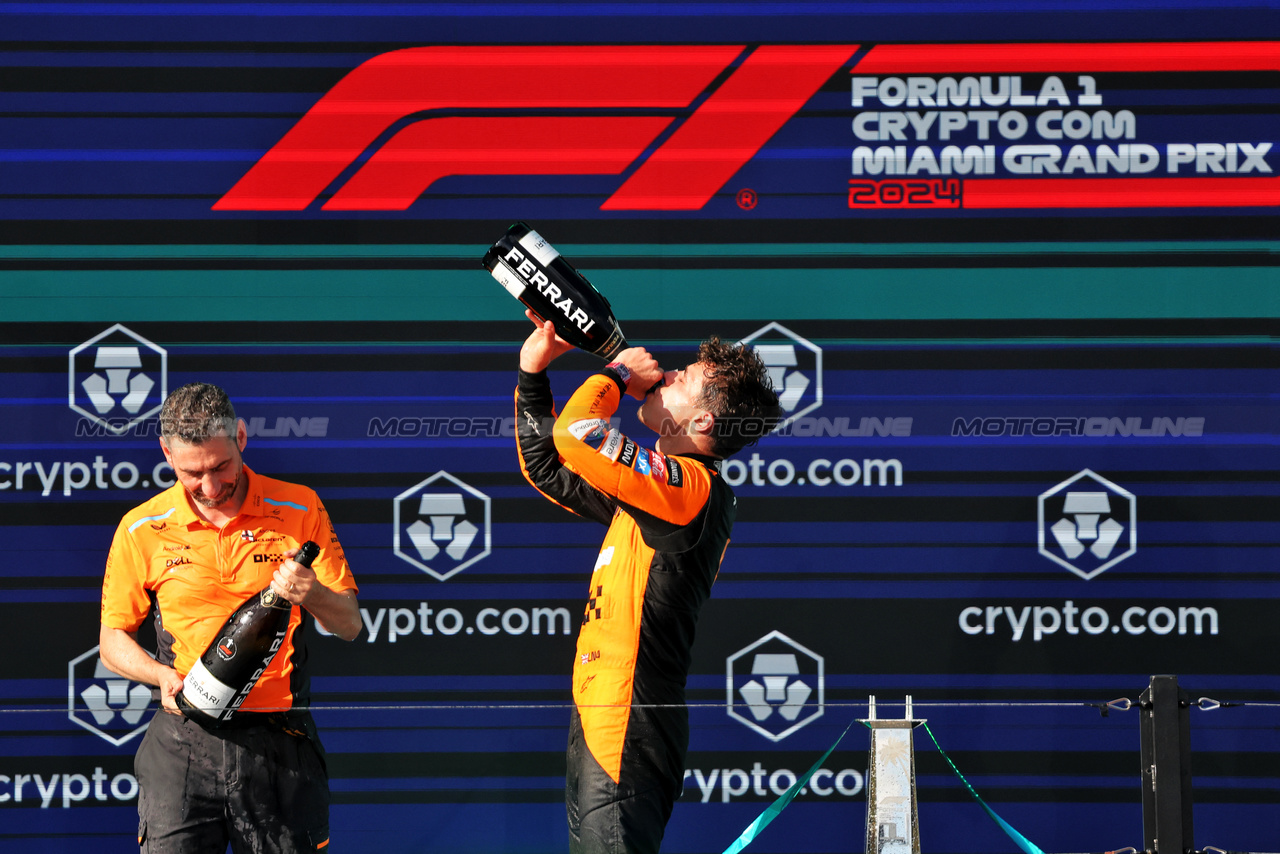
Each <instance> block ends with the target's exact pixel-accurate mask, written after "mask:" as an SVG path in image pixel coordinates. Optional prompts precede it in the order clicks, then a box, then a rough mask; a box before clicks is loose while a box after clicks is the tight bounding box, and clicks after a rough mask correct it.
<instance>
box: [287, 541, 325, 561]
mask: <svg viewBox="0 0 1280 854" xmlns="http://www.w3.org/2000/svg"><path fill="white" fill-rule="evenodd" d="M319 556H320V547H319V546H317V545H316V544H315V543H313V542H311V540H307V541H306V542H305V543H303V544H302V545H301V546H299V548H298V553H297V554H296V555H294V557H293V560H294V562H295V563H300V564H302V565H303V566H306V567H310V566H311V561H313V560H315V559H316V558H317V557H319Z"/></svg>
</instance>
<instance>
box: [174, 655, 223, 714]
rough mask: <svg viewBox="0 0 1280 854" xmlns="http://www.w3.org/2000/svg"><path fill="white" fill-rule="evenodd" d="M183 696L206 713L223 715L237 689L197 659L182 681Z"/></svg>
mask: <svg viewBox="0 0 1280 854" xmlns="http://www.w3.org/2000/svg"><path fill="white" fill-rule="evenodd" d="M182 696H184V697H186V698H187V702H189V703H190V704H191V705H193V706H195V707H196V708H197V709H199V710H200V711H202V712H204V713H205V714H206V715H209V716H210V717H214V718H220V717H222V711H223V710H224V709H226V708H227V706H229V705H231V701H232V700H233V699H234V698H235V696H236V689H235V688H232V687H231V686H230V685H228V684H226V683H225V682H223V681H222V680H220V679H218V678H216V677H215V676H214V675H213V674H212V673H210V672H209V669H208V668H207V667H205V666H204V663H203V662H200V661H197V662H196V663H195V664H194V665H193V666H192V668H191V672H189V673H188V674H187V678H186V679H184V680H183V682H182Z"/></svg>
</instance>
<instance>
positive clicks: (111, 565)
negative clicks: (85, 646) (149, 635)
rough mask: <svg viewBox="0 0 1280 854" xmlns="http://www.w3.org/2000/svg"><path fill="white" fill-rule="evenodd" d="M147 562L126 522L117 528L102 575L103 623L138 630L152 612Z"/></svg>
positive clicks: (113, 626)
mask: <svg viewBox="0 0 1280 854" xmlns="http://www.w3.org/2000/svg"><path fill="white" fill-rule="evenodd" d="M146 575H147V562H146V560H145V559H144V558H143V556H142V554H141V553H140V552H139V551H138V546H137V543H135V542H134V541H133V537H132V536H131V535H130V533H129V531H128V529H127V528H126V527H125V523H124V522H123V521H122V522H121V523H120V525H119V526H118V527H117V528H116V534H115V537H114V538H113V539H112V540H111V551H110V552H108V553H107V569H106V572H105V573H104V575H103V577H102V625H104V626H106V627H107V628H110V629H122V630H124V631H126V632H135V631H137V630H138V628H139V627H140V626H141V625H142V623H143V621H144V620H146V619H147V614H149V613H150V612H151V597H150V596H149V595H147V589H146Z"/></svg>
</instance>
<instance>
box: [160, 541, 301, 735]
mask: <svg viewBox="0 0 1280 854" xmlns="http://www.w3.org/2000/svg"><path fill="white" fill-rule="evenodd" d="M319 554H320V547H319V546H317V545H316V544H315V543H313V542H311V541H310V540H307V541H306V542H305V543H303V544H302V546H301V547H300V548H299V549H298V554H297V555H296V556H295V557H294V558H293V559H294V561H295V562H297V563H300V564H302V565H303V566H307V567H309V566H311V561H313V560H315V559H316V556H317V555H319ZM292 615H293V605H292V604H290V603H289V602H287V601H285V600H284V599H281V598H280V597H279V596H277V595H276V592H275V591H274V590H272V589H271V586H270V585H267V586H266V587H264V588H263V589H262V590H260V591H258V592H257V593H255V594H253V595H252V596H250V597H249V598H248V599H246V600H245V601H244V603H243V604H242V605H241V606H240V607H239V608H237V609H236V610H235V612H234V613H233V614H232V615H231V616H230V617H228V618H227V622H226V623H224V624H223V626H222V628H221V629H219V630H218V633H217V634H216V635H214V638H213V642H212V643H211V644H209V648H208V649H206V650H205V651H204V655H202V656H200V658H199V659H198V660H197V661H196V663H195V664H194V665H192V667H191V671H190V672H189V673H188V674H187V678H186V679H184V680H183V682H182V690H181V691H179V692H178V696H177V697H176V698H175V700H176V701H177V704H178V708H179V709H181V710H182V713H183V714H184V715H186V716H187V717H189V718H191V719H192V720H196V721H200V722H201V723H205V724H211V725H215V726H216V725H218V724H221V723H225V722H226V721H227V720H229V719H230V718H231V716H232V715H234V714H235V712H236V709H238V708H240V705H241V704H242V703H244V701H245V698H246V697H248V696H249V692H250V691H252V690H253V686H254V685H256V684H257V683H258V679H259V678H260V677H261V676H262V674H263V673H264V672H265V671H266V669H267V667H268V666H270V664H271V660H272V659H274V658H275V657H276V652H277V651H278V650H279V649H280V645H281V644H282V643H284V637H285V635H286V634H287V633H288V631H289V618H290V617H291V616H292Z"/></svg>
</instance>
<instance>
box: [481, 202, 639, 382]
mask: <svg viewBox="0 0 1280 854" xmlns="http://www.w3.org/2000/svg"><path fill="white" fill-rule="evenodd" d="M482 263H483V264H484V266H485V269H486V270H488V271H489V272H490V273H492V274H493V277H494V278H495V279H497V280H498V283H499V284H500V285H502V286H503V287H504V288H506V289H507V291H508V292H509V293H510V294H511V295H512V296H513V297H515V298H516V299H518V300H520V302H522V303H524V304H525V305H526V306H528V307H529V308H530V309H531V310H532V311H533V313H534V314H536V315H537V316H538V317H540V318H542V319H543V320H550V321H551V322H552V323H554V324H555V327H556V334H558V335H559V336H560V337H561V338H563V339H564V340H565V341H568V342H569V343H570V344H572V345H573V346H575V347H577V348H579V349H582V350H586V351H587V352H588V353H595V354H596V355H597V356H601V357H603V358H604V359H605V360H606V361H608V360H610V359H612V358H613V357H614V356H616V355H617V354H618V352H619V351H621V350H625V349H626V348H627V346H628V344H627V341H626V339H625V338H623V337H622V330H621V329H619V328H618V321H617V319H616V318H614V316H613V309H612V308H611V307H610V306H609V301H608V300H607V299H605V298H604V296H603V295H601V293H600V292H599V291H597V290H596V289H595V288H594V287H592V285H591V283H590V282H588V281H587V279H586V277H585V276H583V275H582V274H581V273H579V272H578V271H577V270H576V269H574V267H573V265H572V264H570V263H569V262H568V261H566V260H565V258H564V256H563V255H561V254H560V253H559V252H557V251H556V250H555V247H553V246H552V245H551V244H550V243H548V242H547V241H546V238H544V237H543V236H542V235H540V234H538V232H536V231H534V230H533V229H532V228H530V227H529V226H528V225H527V224H525V223H523V222H517V223H516V224H515V225H513V226H511V228H509V229H507V233H506V234H505V235H503V236H502V238H501V239H500V240H499V241H498V242H497V243H495V244H493V246H491V247H489V251H488V252H486V253H485V254H484V261H483V262H482Z"/></svg>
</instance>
